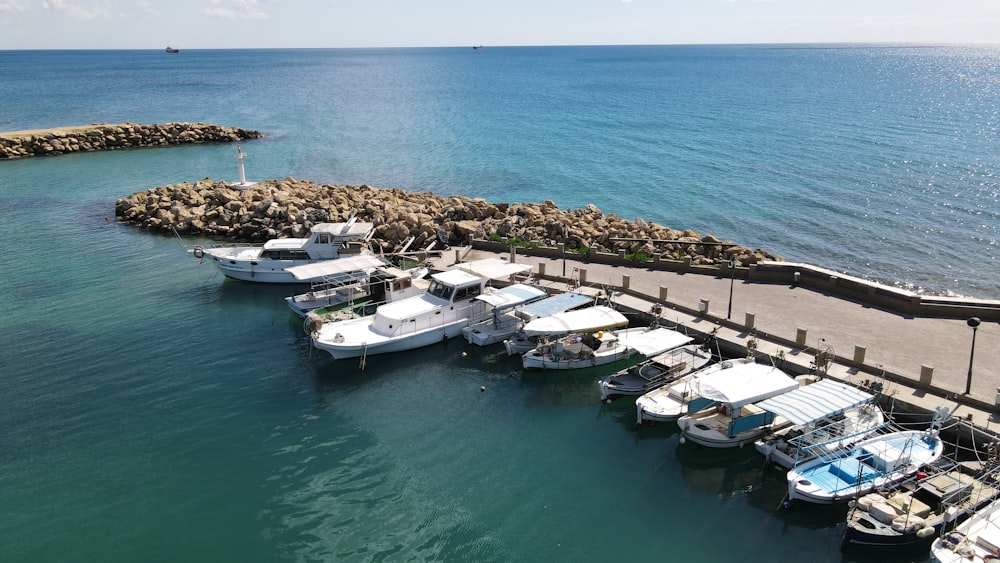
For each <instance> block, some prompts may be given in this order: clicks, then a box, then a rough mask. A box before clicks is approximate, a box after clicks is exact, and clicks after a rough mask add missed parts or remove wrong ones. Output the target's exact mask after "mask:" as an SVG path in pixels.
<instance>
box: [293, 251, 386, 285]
mask: <svg viewBox="0 0 1000 563" xmlns="http://www.w3.org/2000/svg"><path fill="white" fill-rule="evenodd" d="M384 265H385V261H384V260H382V259H381V258H379V257H378V256H375V255H374V254H361V255H359V256H350V257H347V258H334V259H333V260H323V261H322V262H315V263H313V264H305V265H303V266H292V267H291V268H285V271H287V272H288V273H290V274H292V275H293V276H295V279H297V280H302V281H308V280H314V279H319V278H322V277H324V276H332V275H335V274H343V273H344V272H356V271H358V270H366V269H369V268H378V267H379V266H384Z"/></svg>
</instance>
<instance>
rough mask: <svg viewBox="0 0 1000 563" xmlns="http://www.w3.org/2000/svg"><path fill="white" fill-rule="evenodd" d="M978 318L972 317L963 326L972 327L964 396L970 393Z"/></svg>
mask: <svg viewBox="0 0 1000 563" xmlns="http://www.w3.org/2000/svg"><path fill="white" fill-rule="evenodd" d="M979 323H980V321H979V317H972V318H970V319H969V320H967V321H965V324H967V325H969V326H971V327H972V349H971V350H969V374H968V375H967V376H966V377H965V394H966V395H968V394H969V393H970V392H971V391H972V357H973V356H974V355H975V354H976V329H977V328H979Z"/></svg>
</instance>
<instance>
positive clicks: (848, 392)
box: [757, 379, 874, 426]
mask: <svg viewBox="0 0 1000 563" xmlns="http://www.w3.org/2000/svg"><path fill="white" fill-rule="evenodd" d="M873 399H874V397H873V396H872V395H870V394H868V393H865V392H864V391H861V390H859V389H856V388H854V387H851V386H850V385H847V384H844V383H840V382H839V381H834V380H832V379H824V380H822V381H817V382H816V383H812V384H809V385H806V386H805V387H800V388H798V389H795V390H794V391H790V392H788V393H785V394H784V395H778V396H777V397H771V398H770V399H766V400H764V401H761V402H759V403H757V406H758V407H760V408H762V409H764V410H766V411H770V412H773V413H774V414H776V415H778V416H782V417H784V418H785V419H786V420H790V421H791V422H792V424H795V425H800V426H801V425H803V424H810V423H812V422H816V421H817V420H820V419H822V418H824V417H827V416H833V415H836V414H840V413H843V412H845V411H847V410H850V409H853V408H855V407H859V406H861V405H863V404H865V403H868V402H870V401H872V400H873Z"/></svg>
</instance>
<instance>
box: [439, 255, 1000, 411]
mask: <svg viewBox="0 0 1000 563" xmlns="http://www.w3.org/2000/svg"><path fill="white" fill-rule="evenodd" d="M449 256H450V254H449ZM490 256H496V254H494V253H491V252H484V251H480V250H468V251H467V252H465V254H464V255H463V260H475V259H478V258H484V257H490ZM566 260H567V266H568V268H567V270H568V271H574V270H578V271H580V272H583V271H586V272H587V282H586V284H583V288H584V289H586V288H588V287H589V288H590V289H591V290H592V291H594V293H595V294H596V292H597V291H601V290H604V289H605V288H613V294H614V301H615V303H616V304H617V305H618V308H619V309H620V310H622V311H623V312H626V314H628V313H632V314H634V315H644V314H647V313H648V312H649V311H650V310H651V309H652V307H653V305H654V304H660V305H662V306H663V312H662V314H661V318H662V319H663V320H664V321H665V322H666V323H668V324H677V325H678V326H680V327H682V329H683V330H686V331H688V332H689V333H693V334H699V335H706V334H709V333H711V332H712V331H716V336H717V338H718V339H719V342H720V345H722V346H724V347H725V348H724V350H725V351H727V353H734V354H740V353H745V352H746V350H747V348H752V349H755V350H756V353H757V354H758V355H765V354H766V355H768V356H770V357H771V358H773V359H774V361H775V363H776V365H778V367H781V368H783V369H785V370H786V371H789V372H791V373H796V374H797V373H806V372H808V371H809V370H810V369H811V368H812V367H813V363H814V362H815V360H816V355H817V354H818V353H820V352H827V353H829V354H831V355H832V358H833V359H832V361H831V362H830V363H829V364H828V365H827V376H829V377H833V378H835V379H838V380H842V381H845V382H848V383H852V384H856V385H859V386H863V385H864V383H865V381H868V382H872V381H877V380H884V382H885V388H884V391H883V392H884V394H885V395H886V396H887V397H888V398H889V400H890V401H899V402H900V403H905V407H906V408H908V409H912V410H913V411H914V412H921V411H926V412H930V411H933V409H934V408H935V407H937V406H939V405H943V406H946V407H948V408H949V409H951V410H952V411H953V416H954V417H955V418H957V419H960V420H962V421H965V422H969V423H973V424H975V425H976V426H979V427H981V428H983V429H986V430H991V428H990V427H991V426H993V427H996V426H998V423H1000V415H998V401H1000V393H998V388H1000V377H998V375H997V373H996V368H997V366H1000V345H998V344H1000V323H998V322H996V321H989V322H987V321H983V322H982V324H981V325H980V326H979V327H978V329H977V332H978V334H976V336H975V338H976V347H975V354H974V357H971V356H972V355H971V351H972V339H973V331H972V329H971V328H970V327H969V326H968V325H967V322H966V321H967V319H966V318H964V317H962V318H941V317H919V316H913V315H910V314H903V313H898V312H893V311H890V310H886V309H882V308H879V307H877V306H874V305H872V304H870V303H864V302H861V301H856V300H850V299H845V298H843V297H842V296H837V295H833V294H829V293H825V292H824V291H822V290H819V289H816V288H811V287H804V286H802V285H799V284H795V283H790V284H782V283H764V282H752V281H746V280H739V279H733V278H732V277H730V276H722V275H720V276H709V275H699V274H684V273H673V272H664V271H658V270H652V269H647V268H641V267H636V268H628V267H622V266H613V265H606V264H596V263H585V262H578V261H575V260H572V258H567V259H566ZM516 261H517V262H518V263H522V264H531V265H532V266H533V271H534V272H536V274H537V272H538V271H539V270H542V271H546V272H560V271H561V267H562V263H561V262H562V259H561V258H560V259H556V258H547V257H539V256H526V255H520V254H519V255H517V256H516ZM581 278H582V276H581ZM581 281H582V280H581ZM568 282H569V283H572V280H568V281H567V280H566V279H565V278H562V277H561V276H551V275H548V274H547V275H545V276H544V277H543V279H541V280H540V283H541V284H543V285H551V286H553V287H557V288H559V289H566V286H567V285H568ZM730 292H731V295H732V301H731V302H730ZM668 296H669V299H668V298H667V297H668ZM705 303H710V304H711V306H707V307H706V306H704V305H703V304H705ZM730 308H731V310H732V312H731V315H730V318H731V319H734V320H727V319H726V314H727V310H728V309H730ZM970 359H971V360H972V365H971V374H972V377H971V392H970V393H969V394H968V395H965V394H964V391H965V388H966V385H967V384H968V383H969V378H968V374H969V370H970ZM931 366H933V367H931ZM901 406H902V405H901Z"/></svg>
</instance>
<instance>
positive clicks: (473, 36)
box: [0, 0, 1000, 50]
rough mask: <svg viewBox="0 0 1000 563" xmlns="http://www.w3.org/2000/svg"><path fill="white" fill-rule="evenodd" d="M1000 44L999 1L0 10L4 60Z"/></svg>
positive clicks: (198, 4)
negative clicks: (156, 53)
mask: <svg viewBox="0 0 1000 563" xmlns="http://www.w3.org/2000/svg"><path fill="white" fill-rule="evenodd" d="M994 42H1000V0H0V50H8V49H154V48H155V49H162V48H163V47H165V46H167V45H170V46H174V47H178V48H182V49H240V48H303V47H315V48H331V47H332V48H343V47H348V48H353V47H445V46H463V47H464V46H470V45H484V46H501V45H504V46H507V45H632V44H661V45H662V44H666V45H676V44H744V43H921V44H935V43H994Z"/></svg>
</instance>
